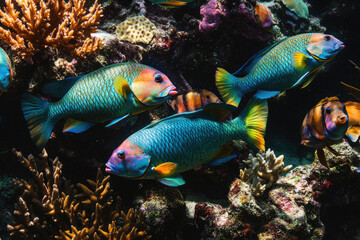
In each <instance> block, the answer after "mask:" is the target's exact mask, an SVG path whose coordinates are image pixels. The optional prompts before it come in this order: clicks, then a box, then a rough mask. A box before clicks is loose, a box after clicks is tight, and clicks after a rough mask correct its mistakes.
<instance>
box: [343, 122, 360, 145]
mask: <svg viewBox="0 0 360 240" xmlns="http://www.w3.org/2000/svg"><path fill="white" fill-rule="evenodd" d="M346 136H347V137H348V138H349V139H350V140H351V141H352V142H356V141H357V140H358V138H359V136H360V126H352V127H350V128H349V129H348V130H347V131H346Z"/></svg>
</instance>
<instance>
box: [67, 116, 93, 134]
mask: <svg viewBox="0 0 360 240" xmlns="http://www.w3.org/2000/svg"><path fill="white" fill-rule="evenodd" d="M95 125H96V123H92V122H83V121H79V120H76V119H72V118H68V119H67V120H66V122H65V124H64V128H63V132H72V133H82V132H85V131H86V130H88V129H89V128H92V127H93V126H95Z"/></svg>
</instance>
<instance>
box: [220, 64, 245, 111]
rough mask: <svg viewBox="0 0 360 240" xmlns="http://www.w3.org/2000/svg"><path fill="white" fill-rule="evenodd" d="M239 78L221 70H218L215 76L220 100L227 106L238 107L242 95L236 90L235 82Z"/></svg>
mask: <svg viewBox="0 0 360 240" xmlns="http://www.w3.org/2000/svg"><path fill="white" fill-rule="evenodd" d="M237 81H239V78H237V77H235V76H233V75H231V74H230V73H228V72H227V71H226V70H225V69H223V68H218V69H217V71H216V75H215V83H216V87H217V88H218V90H219V92H220V94H221V96H222V98H223V99H224V101H225V102H226V103H227V104H230V105H233V106H235V107H237V106H239V103H240V101H241V97H242V96H243V93H242V92H240V91H239V89H237V88H236V87H235V86H236V82H237Z"/></svg>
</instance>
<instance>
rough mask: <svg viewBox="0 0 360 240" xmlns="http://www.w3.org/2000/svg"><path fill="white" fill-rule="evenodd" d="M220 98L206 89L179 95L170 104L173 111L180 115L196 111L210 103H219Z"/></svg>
mask: <svg viewBox="0 0 360 240" xmlns="http://www.w3.org/2000/svg"><path fill="white" fill-rule="evenodd" d="M219 102H220V100H219V98H218V97H217V96H216V95H215V94H214V93H212V92H210V91H209V90H206V89H200V90H190V91H189V92H186V93H184V94H180V95H177V96H176V97H175V99H174V100H173V101H172V102H171V103H170V106H171V107H172V109H174V110H175V111H176V112H178V113H182V112H191V111H196V110H199V109H200V108H202V107H203V106H205V105H206V104H209V103H219Z"/></svg>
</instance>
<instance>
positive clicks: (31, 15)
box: [0, 0, 102, 58]
mask: <svg viewBox="0 0 360 240" xmlns="http://www.w3.org/2000/svg"><path fill="white" fill-rule="evenodd" d="M84 5H85V0H71V1H68V2H66V1H64V0H49V1H44V0H40V1H36V0H24V1H23V0H6V7H5V8H4V9H3V10H0V17H1V20H0V21H1V23H2V26H0V38H1V39H2V40H3V41H4V42H5V43H7V44H8V45H10V46H11V48H12V49H13V50H16V51H17V52H18V53H19V55H21V57H22V58H30V57H31V56H32V55H34V54H35V53H36V52H38V51H42V50H43V49H45V48H47V47H49V46H52V47H55V48H62V49H65V50H67V51H70V52H74V53H75V54H76V55H78V56H85V55H87V54H90V53H92V52H95V51H96V50H98V49H99V48H100V47H101V40H100V39H95V38H91V37H90V34H91V33H94V32H96V31H97V28H96V26H97V25H98V24H99V19H100V18H101V16H102V9H101V5H100V4H98V2H97V1H95V2H94V4H93V5H92V6H91V7H90V9H89V10H87V9H86V8H85V7H84ZM18 9H19V10H20V11H18Z"/></svg>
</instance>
